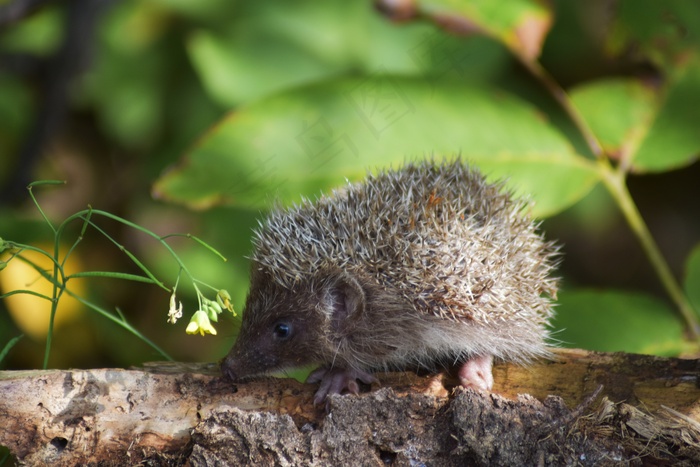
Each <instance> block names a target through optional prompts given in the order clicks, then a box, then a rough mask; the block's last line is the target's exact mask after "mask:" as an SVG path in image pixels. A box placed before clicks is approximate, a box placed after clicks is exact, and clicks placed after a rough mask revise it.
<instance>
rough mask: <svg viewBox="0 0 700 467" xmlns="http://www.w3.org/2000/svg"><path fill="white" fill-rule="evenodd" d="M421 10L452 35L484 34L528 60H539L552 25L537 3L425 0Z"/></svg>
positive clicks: (547, 12) (546, 11)
mask: <svg viewBox="0 0 700 467" xmlns="http://www.w3.org/2000/svg"><path fill="white" fill-rule="evenodd" d="M418 9H419V10H420V11H421V12H422V13H423V14H425V15H427V16H428V17H430V18H431V19H432V20H433V21H435V23H436V24H438V25H440V26H442V27H444V28H445V29H447V30H449V31H450V32H453V33H458V34H460V33H461V34H470V33H474V32H483V33H486V34H487V35H488V36H491V37H493V38H494V39H496V40H498V41H500V42H502V43H503V44H505V45H506V47H508V48H509V49H510V50H512V51H513V52H514V53H515V54H517V55H519V56H521V57H523V58H524V59H526V60H534V59H536V58H537V57H538V56H539V55H540V52H541V50H542V43H543V42H544V39H545V37H546V35H547V32H548V31H549V28H550V27H551V24H552V11H551V9H549V8H548V7H547V6H545V4H544V3H543V2H540V1H537V0H511V1H508V2H494V1H492V0H472V1H469V2H465V1H458V0H429V1H428V0H425V1H420V2H419V3H418Z"/></svg>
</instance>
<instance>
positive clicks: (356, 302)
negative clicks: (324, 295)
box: [330, 273, 365, 330]
mask: <svg viewBox="0 0 700 467" xmlns="http://www.w3.org/2000/svg"><path fill="white" fill-rule="evenodd" d="M330 298H331V308H332V310H331V317H332V326H333V328H334V329H335V330H340V329H342V328H344V327H345V326H346V325H347V324H350V321H354V320H357V319H359V318H360V317H361V316H362V314H363V313H364V311H365V292H364V291H363V290H362V286H360V283H359V282H358V281H357V279H355V278H354V277H352V276H350V275H349V274H345V273H344V274H340V275H338V277H337V278H336V280H335V281H333V282H332V283H331V285H330Z"/></svg>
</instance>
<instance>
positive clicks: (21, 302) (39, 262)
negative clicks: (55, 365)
mask: <svg viewBox="0 0 700 467" xmlns="http://www.w3.org/2000/svg"><path fill="white" fill-rule="evenodd" d="M37 247H38V248H41V249H43V250H45V251H53V245H49V244H40V245H37ZM10 258H11V255H9V254H5V255H3V257H2V258H1V259H2V260H3V261H8V260H10ZM22 258H25V259H27V260H28V261H31V262H32V263H34V264H35V265H36V266H37V267H39V268H41V269H43V270H44V271H46V272H48V273H49V274H53V262H52V261H51V259H50V258H49V257H47V256H46V255H43V254H41V253H39V252H36V251H28V250H25V251H23V252H22V253H20V254H19V255H18V256H16V257H14V258H13V259H12V260H10V261H9V263H8V264H7V267H6V268H5V269H3V270H2V271H0V290H2V293H3V294H5V293H8V292H11V291H14V290H31V291H32V292H36V293H39V294H42V295H45V296H47V297H51V296H52V294H53V284H52V283H51V282H49V281H48V280H47V279H46V278H45V277H43V276H42V275H41V274H40V273H39V272H38V271H37V270H36V269H34V267H32V266H31V265H30V264H28V263H27V262H25V261H23V260H22ZM63 270H64V273H65V275H66V276H68V275H70V274H74V273H76V272H79V271H82V270H84V269H83V266H82V261H81V260H80V257H79V256H78V255H77V254H76V253H75V252H74V253H73V254H71V256H70V257H69V258H68V260H67V261H66V262H65V265H64V266H63ZM67 288H68V289H69V290H70V291H71V292H73V293H75V294H77V295H80V296H85V291H86V283H85V279H83V278H78V279H71V280H69V281H68V283H67ZM4 300H5V305H6V306H7V309H8V311H9V313H10V316H11V317H12V320H13V321H14V322H15V324H17V327H18V328H20V329H21V330H22V332H24V333H25V334H26V335H27V336H29V337H30V338H31V339H33V340H35V341H43V340H44V339H45V338H46V335H47V333H48V330H49V320H50V317H51V302H50V301H49V300H46V299H44V298H41V297H37V296H35V295H29V294H24V293H19V294H14V295H11V296H9V297H7V298H5V299H4ZM84 312H85V306H84V305H82V304H81V303H80V302H79V301H78V300H76V299H74V298H73V297H71V296H69V295H68V294H66V293H64V294H63V295H62V296H61V299H60V300H59V302H58V308H57V310H56V316H55V318H54V331H56V330H58V329H60V328H61V327H62V326H64V325H65V324H66V323H69V322H71V321H73V320H75V319H76V318H78V317H80V316H81V315H82V314H83V313H84Z"/></svg>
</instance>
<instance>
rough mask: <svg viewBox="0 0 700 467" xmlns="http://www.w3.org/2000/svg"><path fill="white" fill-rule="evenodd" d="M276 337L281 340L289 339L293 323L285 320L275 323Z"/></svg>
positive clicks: (274, 331)
mask: <svg viewBox="0 0 700 467" xmlns="http://www.w3.org/2000/svg"><path fill="white" fill-rule="evenodd" d="M272 332H273V333H274V334H275V337H276V338H277V339H280V340H286V339H289V337H290V336H291V335H292V325H291V324H289V323H285V322H280V323H277V324H275V328H274V329H273V331H272Z"/></svg>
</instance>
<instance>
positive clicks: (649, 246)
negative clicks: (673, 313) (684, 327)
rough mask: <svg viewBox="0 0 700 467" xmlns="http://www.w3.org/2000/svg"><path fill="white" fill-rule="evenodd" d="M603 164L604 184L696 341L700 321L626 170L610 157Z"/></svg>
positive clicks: (601, 162) (601, 167) (603, 160)
mask: <svg viewBox="0 0 700 467" xmlns="http://www.w3.org/2000/svg"><path fill="white" fill-rule="evenodd" d="M599 167H600V169H601V170H600V173H601V177H602V179H603V183H605V186H606V187H607V188H608V191H610V194H612V196H613V198H615V201H617V204H618V205H619V206H620V209H621V210H622V213H623V215H624V216H625V219H626V220H627V223H628V224H629V226H630V228H631V229H632V232H634V234H635V235H636V236H637V239H639V242H640V243H641V244H642V249H644V252H645V253H646V255H647V257H648V258H649V261H651V264H652V266H653V267H654V270H655V271H656V274H657V275H658V277H659V280H661V283H662V284H663V286H664V288H665V289H666V292H667V293H668V295H669V296H670V297H671V300H673V302H674V303H675V304H676V306H677V307H678V310H679V311H680V313H681V315H682V316H683V318H684V319H685V321H686V323H687V324H688V328H689V330H690V333H691V334H692V336H693V338H694V339H695V340H698V339H700V323H698V320H697V317H696V315H695V312H694V311H693V308H692V306H691V305H690V303H689V302H688V300H687V298H686V297H685V294H684V293H683V291H682V290H681V287H680V286H679V285H678V282H676V279H675V278H674V277H673V273H672V272H671V268H670V267H669V266H668V263H667V262H666V260H665V259H664V257H663V255H662V254H661V251H660V250H659V247H658V245H657V244H656V242H655V241H654V238H653V237H652V236H651V232H649V229H648V227H647V225H646V224H645V223H644V220H643V219H642V215H641V214H640V212H639V210H638V209H637V206H636V205H635V204H634V201H633V200H632V195H630V192H629V190H628V189H627V185H626V184H625V178H624V172H622V171H621V170H615V169H614V168H613V167H612V166H611V165H610V162H609V161H608V160H607V159H601V160H600V161H599Z"/></svg>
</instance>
